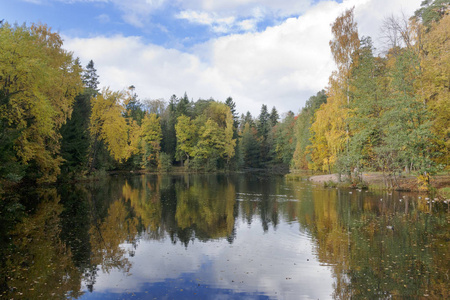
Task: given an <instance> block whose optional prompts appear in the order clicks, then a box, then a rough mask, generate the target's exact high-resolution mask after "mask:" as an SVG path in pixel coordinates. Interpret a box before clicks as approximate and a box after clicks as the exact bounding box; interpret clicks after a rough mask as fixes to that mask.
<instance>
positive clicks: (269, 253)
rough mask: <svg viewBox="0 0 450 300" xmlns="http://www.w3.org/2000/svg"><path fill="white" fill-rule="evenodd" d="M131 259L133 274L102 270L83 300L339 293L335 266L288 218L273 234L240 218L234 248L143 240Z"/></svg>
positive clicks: (256, 221)
mask: <svg viewBox="0 0 450 300" xmlns="http://www.w3.org/2000/svg"><path fill="white" fill-rule="evenodd" d="M124 247H127V248H128V247H129V246H127V245H124ZM129 259H130V261H131V262H132V264H133V266H132V268H131V271H130V274H124V273H122V272H120V271H116V270H113V271H112V272H111V273H110V274H104V273H102V272H100V273H99V274H98V277H97V280H96V283H95V285H94V293H89V292H87V291H86V294H85V295H84V297H82V299H118V298H120V299H128V298H130V299H147V298H150V299H152V298H157V299H161V298H162V299H186V298H187V299H189V298H191V297H192V298H196V299H228V298H245V299H265V298H268V297H269V298H280V299H327V298H330V297H331V294H332V292H333V287H332V285H333V282H334V280H333V278H332V275H331V268H330V267H327V266H323V265H321V264H320V262H319V261H318V260H317V259H316V257H315V255H314V254H313V244H312V242H311V239H310V237H309V236H307V235H305V234H304V233H301V232H300V231H299V224H298V223H296V222H289V223H288V222H286V221H285V220H283V219H282V218H280V223H279V224H278V225H277V229H276V230H274V229H273V228H271V229H269V230H268V231H267V232H264V231H263V228H262V224H261V221H260V220H259V219H256V218H255V219H254V220H253V221H252V224H250V225H249V224H247V222H245V221H244V220H241V219H240V218H237V220H236V239H235V240H234V241H233V243H232V244H229V243H228V242H227V241H226V240H225V239H220V240H213V241H208V242H200V241H198V240H195V241H194V242H193V243H190V244H189V246H188V247H187V248H185V247H184V246H183V245H181V244H179V243H178V244H175V245H174V244H172V242H171V241H170V239H169V238H166V239H165V240H163V241H155V240H145V239H143V240H141V241H140V243H139V245H138V246H137V249H136V251H135V255H134V257H130V258H129Z"/></svg>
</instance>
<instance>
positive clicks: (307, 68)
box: [0, 0, 421, 116]
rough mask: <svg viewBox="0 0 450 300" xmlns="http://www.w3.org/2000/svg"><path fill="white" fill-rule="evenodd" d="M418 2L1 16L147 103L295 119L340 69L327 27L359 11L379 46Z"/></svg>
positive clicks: (74, 3) (113, 1)
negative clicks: (273, 112)
mask: <svg viewBox="0 0 450 300" xmlns="http://www.w3.org/2000/svg"><path fill="white" fill-rule="evenodd" d="M420 3H421V0H344V1H341V0H339V1H338V0H336V1H333V0H320V1H317V0H316V1H313V0H277V1H273V0H226V1H223V0H190V1H182V0H134V1H124V0H1V1H0V19H5V20H6V21H7V22H9V23H15V22H17V23H18V24H22V23H24V22H26V23H27V24H31V23H33V22H35V23H36V22H41V23H44V24H47V25H49V26H50V27H52V29H53V30H55V31H58V32H59V33H60V34H61V35H62V36H63V38H64V40H65V44H64V47H65V48H66V49H67V50H69V51H72V52H73V53H74V56H77V57H80V59H81V61H82V63H83V64H84V65H86V64H87V62H88V61H89V60H90V59H93V60H94V63H95V66H96V68H97V70H98V74H99V76H100V83H101V86H104V87H106V86H109V87H110V88H111V89H114V90H120V89H123V88H125V87H127V86H130V85H131V84H133V85H135V86H136V92H137V93H138V95H139V97H140V98H141V99H143V100H144V99H166V100H168V99H169V98H170V96H171V95H172V94H176V95H177V96H182V95H183V94H184V92H187V94H188V96H189V97H190V98H192V99H193V100H197V99H199V98H204V99H205V98H210V97H213V98H214V99H216V100H220V101H224V100H225V99H226V98H227V97H228V96H231V97H233V99H234V101H235V102H236V104H237V109H238V111H239V112H240V113H245V112H246V111H250V112H251V113H252V114H253V115H255V116H256V115H257V114H258V113H259V111H260V108H261V105H262V104H267V105H268V106H269V109H270V108H271V107H272V106H275V107H277V109H278V110H279V112H280V113H283V112H287V111H288V110H292V111H293V112H295V113H297V112H298V111H299V109H300V108H301V107H303V105H304V103H305V101H306V100H307V99H308V98H309V97H310V96H312V95H314V94H315V93H317V92H318V91H319V90H321V89H322V88H325V87H326V86H327V82H328V77H329V76H330V74H331V72H332V70H333V69H334V63H333V61H332V59H331V54H330V51H329V46H328V41H329V40H330V39H331V30H330V24H331V23H332V22H333V21H334V20H335V18H336V17H337V16H338V15H339V14H341V13H342V12H343V11H344V10H345V9H347V8H349V7H352V6H355V17H356V20H357V22H358V28H359V32H360V36H362V35H369V36H371V37H372V38H373V39H374V41H375V44H376V45H377V44H379V45H381V42H379V39H378V37H379V35H380V32H379V28H380V27H381V24H382V21H383V19H384V18H385V17H388V16H390V15H400V14H401V13H402V12H403V13H404V14H405V15H407V16H409V15H411V14H412V13H413V12H414V11H415V10H416V9H417V8H419V6H420Z"/></svg>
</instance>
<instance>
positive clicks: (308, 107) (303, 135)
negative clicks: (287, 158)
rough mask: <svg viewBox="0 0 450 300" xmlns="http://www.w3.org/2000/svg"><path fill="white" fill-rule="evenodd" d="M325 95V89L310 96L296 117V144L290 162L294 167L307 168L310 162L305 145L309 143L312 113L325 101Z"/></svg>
mask: <svg viewBox="0 0 450 300" xmlns="http://www.w3.org/2000/svg"><path fill="white" fill-rule="evenodd" d="M326 101H327V95H326V93H325V90H322V91H320V92H318V93H317V94H316V95H315V96H311V97H310V98H309V99H308V101H306V103H305V107H303V108H302V110H301V112H300V114H299V115H298V117H297V122H296V126H295V135H296V146H295V151H294V157H293V160H292V164H293V166H294V168H296V169H308V164H310V163H311V158H310V157H309V154H308V151H306V150H307V147H308V146H309V145H310V144H311V141H310V138H311V134H310V132H311V124H312V122H313V120H314V114H315V112H316V111H317V110H318V109H319V107H320V106H321V105H322V104H324V103H326Z"/></svg>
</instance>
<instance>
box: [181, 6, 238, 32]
mask: <svg viewBox="0 0 450 300" xmlns="http://www.w3.org/2000/svg"><path fill="white" fill-rule="evenodd" d="M176 17H177V18H178V19H184V20H186V21H188V22H190V23H195V24H201V25H207V26H210V27H211V28H212V30H213V31H214V32H219V33H228V32H230V31H231V30H232V27H233V24H234V22H235V18H234V17H225V18H220V17H218V16H217V15H216V14H211V13H207V12H198V11H192V10H185V11H182V12H180V13H178V14H177V15H176Z"/></svg>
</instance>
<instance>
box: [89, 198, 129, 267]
mask: <svg viewBox="0 0 450 300" xmlns="http://www.w3.org/2000/svg"><path fill="white" fill-rule="evenodd" d="M136 228H137V219H136V218H133V217H129V210H128V209H127V208H126V207H125V204H124V203H123V202H122V201H116V202H114V203H113V204H111V206H110V207H109V209H108V216H107V217H106V218H105V219H104V220H103V221H102V222H94V224H93V225H92V227H91V229H90V230H89V233H90V236H91V239H90V240H91V251H92V254H91V261H92V263H93V264H94V265H101V266H102V270H103V271H104V272H109V271H110V270H111V269H113V268H117V269H120V270H123V271H124V272H128V271H129V270H130V268H131V263H130V262H129V261H128V259H127V258H126V257H125V254H126V251H125V250H124V249H123V248H121V247H120V244H122V243H124V242H125V241H133V240H134V239H135V237H136V235H137V229H136Z"/></svg>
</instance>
